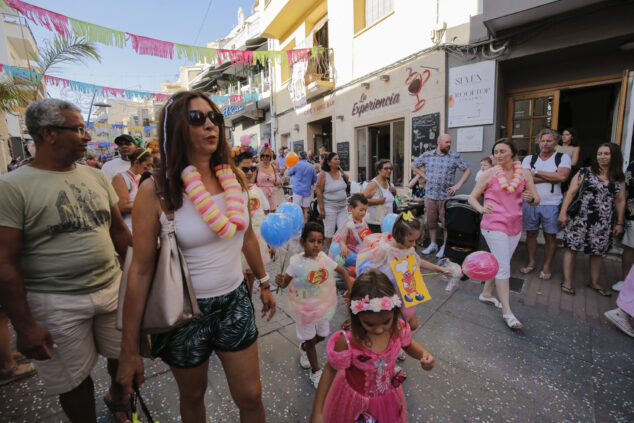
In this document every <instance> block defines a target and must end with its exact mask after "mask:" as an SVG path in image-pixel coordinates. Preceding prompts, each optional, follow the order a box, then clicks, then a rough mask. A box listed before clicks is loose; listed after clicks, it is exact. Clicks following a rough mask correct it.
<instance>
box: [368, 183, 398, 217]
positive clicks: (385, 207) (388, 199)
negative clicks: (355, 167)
mask: <svg viewBox="0 0 634 423" xmlns="http://www.w3.org/2000/svg"><path fill="white" fill-rule="evenodd" d="M372 182H374V183H375V184H376V188H377V189H376V192H375V193H374V195H373V196H372V199H377V198H381V197H385V203H383V204H377V205H375V206H370V207H368V217H367V219H366V222H368V223H370V224H373V225H380V224H381V221H382V220H383V218H384V217H385V216H386V215H388V214H390V213H392V204H394V195H393V194H392V192H391V191H390V183H389V182H388V184H387V188H383V187H382V186H381V185H380V184H379V183H378V182H377V180H376V178H374V179H372ZM379 190H380V191H379ZM379 208H381V209H382V210H380V211H379Z"/></svg>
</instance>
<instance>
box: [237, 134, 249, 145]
mask: <svg viewBox="0 0 634 423" xmlns="http://www.w3.org/2000/svg"><path fill="white" fill-rule="evenodd" d="M240 144H242V145H244V146H245V147H246V146H247V145H249V144H251V135H242V136H241V137H240Z"/></svg>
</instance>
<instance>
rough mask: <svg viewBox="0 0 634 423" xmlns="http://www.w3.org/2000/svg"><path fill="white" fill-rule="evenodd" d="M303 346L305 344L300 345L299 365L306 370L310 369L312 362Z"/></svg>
mask: <svg viewBox="0 0 634 423" xmlns="http://www.w3.org/2000/svg"><path fill="white" fill-rule="evenodd" d="M302 345H304V344H303V343H302V344H299V365H300V366H302V367H303V368H305V369H310V361H308V355H306V351H304V349H303V348H302Z"/></svg>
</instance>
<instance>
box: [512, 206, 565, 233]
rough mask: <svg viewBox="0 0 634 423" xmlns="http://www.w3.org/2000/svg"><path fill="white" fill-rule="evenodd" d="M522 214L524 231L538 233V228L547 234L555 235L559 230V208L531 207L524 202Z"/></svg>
mask: <svg viewBox="0 0 634 423" xmlns="http://www.w3.org/2000/svg"><path fill="white" fill-rule="evenodd" d="M522 212H523V217H522V220H523V223H524V230H525V231H538V230H539V227H540V226H541V228H542V230H543V231H544V233H547V234H556V233H557V232H559V231H560V230H561V228H560V227H559V223H557V217H559V206H531V205H529V204H528V203H527V202H526V201H524V209H523V211H522Z"/></svg>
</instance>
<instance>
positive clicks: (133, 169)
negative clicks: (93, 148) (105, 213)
mask: <svg viewBox="0 0 634 423" xmlns="http://www.w3.org/2000/svg"><path fill="white" fill-rule="evenodd" d="M129 158H130V169H128V170H126V171H125V172H121V173H119V174H117V175H115V177H114V178H112V186H113V188H114V190H115V192H116V193H117V196H118V197H119V210H121V216H123V221H124V222H125V224H126V225H128V229H130V232H132V205H133V204H134V199H135V198H136V193H137V188H138V185H139V180H140V179H141V175H142V174H143V172H145V171H148V170H151V169H152V163H153V160H152V154H151V150H150V149H146V150H143V149H142V148H137V149H136V150H134V152H133V153H132V154H130V156H129Z"/></svg>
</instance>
